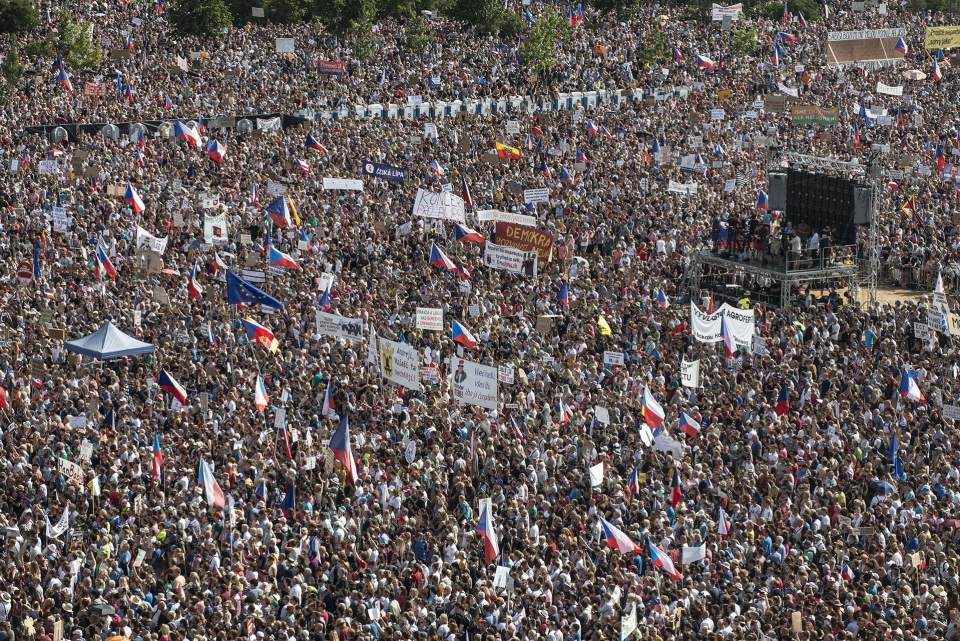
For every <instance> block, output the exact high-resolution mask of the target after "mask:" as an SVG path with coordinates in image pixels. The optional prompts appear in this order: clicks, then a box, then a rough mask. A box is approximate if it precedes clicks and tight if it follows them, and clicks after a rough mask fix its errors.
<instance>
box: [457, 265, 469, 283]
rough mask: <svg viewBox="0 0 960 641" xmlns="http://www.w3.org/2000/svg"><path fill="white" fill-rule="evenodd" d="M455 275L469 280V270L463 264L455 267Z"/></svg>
mask: <svg viewBox="0 0 960 641" xmlns="http://www.w3.org/2000/svg"><path fill="white" fill-rule="evenodd" d="M457 276H459V277H460V278H463V279H464V280H470V270H468V269H467V268H466V266H465V265H460V266H459V267H457Z"/></svg>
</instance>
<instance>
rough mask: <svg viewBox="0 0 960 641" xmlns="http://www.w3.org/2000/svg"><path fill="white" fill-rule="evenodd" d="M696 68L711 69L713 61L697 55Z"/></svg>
mask: <svg viewBox="0 0 960 641" xmlns="http://www.w3.org/2000/svg"><path fill="white" fill-rule="evenodd" d="M697 68H699V69H713V60H711V59H710V58H707V57H706V56H701V55H700V54H697Z"/></svg>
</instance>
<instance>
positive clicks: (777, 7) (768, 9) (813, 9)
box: [757, 0, 820, 21]
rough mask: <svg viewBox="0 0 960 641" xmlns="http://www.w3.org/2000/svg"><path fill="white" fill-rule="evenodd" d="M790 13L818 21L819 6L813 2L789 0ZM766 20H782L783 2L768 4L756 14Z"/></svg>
mask: <svg viewBox="0 0 960 641" xmlns="http://www.w3.org/2000/svg"><path fill="white" fill-rule="evenodd" d="M789 8H790V13H791V14H792V15H797V14H798V13H800V14H803V17H804V19H805V20H819V19H820V5H819V4H817V2H815V0H790V4H789ZM757 13H759V14H760V15H761V16H763V17H764V18H767V19H768V20H777V21H780V20H783V2H769V3H767V4H765V5H763V6H762V7H760V9H759V11H758V12H757Z"/></svg>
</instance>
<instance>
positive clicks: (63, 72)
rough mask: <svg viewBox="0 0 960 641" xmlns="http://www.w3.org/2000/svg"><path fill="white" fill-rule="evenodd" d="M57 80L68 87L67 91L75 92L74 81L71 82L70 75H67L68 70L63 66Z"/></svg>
mask: <svg viewBox="0 0 960 641" xmlns="http://www.w3.org/2000/svg"><path fill="white" fill-rule="evenodd" d="M57 82H59V83H60V84H62V85H63V86H64V87H66V88H67V93H69V94H72V93H73V83H72V82H70V76H68V75H67V70H66V69H64V68H63V67H61V68H60V73H59V74H57Z"/></svg>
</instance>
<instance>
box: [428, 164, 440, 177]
mask: <svg viewBox="0 0 960 641" xmlns="http://www.w3.org/2000/svg"><path fill="white" fill-rule="evenodd" d="M430 171H432V172H433V173H435V174H436V175H437V177H440V176H442V175H443V167H441V166H440V163H438V162H437V161H436V160H434V161H433V162H432V163H430Z"/></svg>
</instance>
